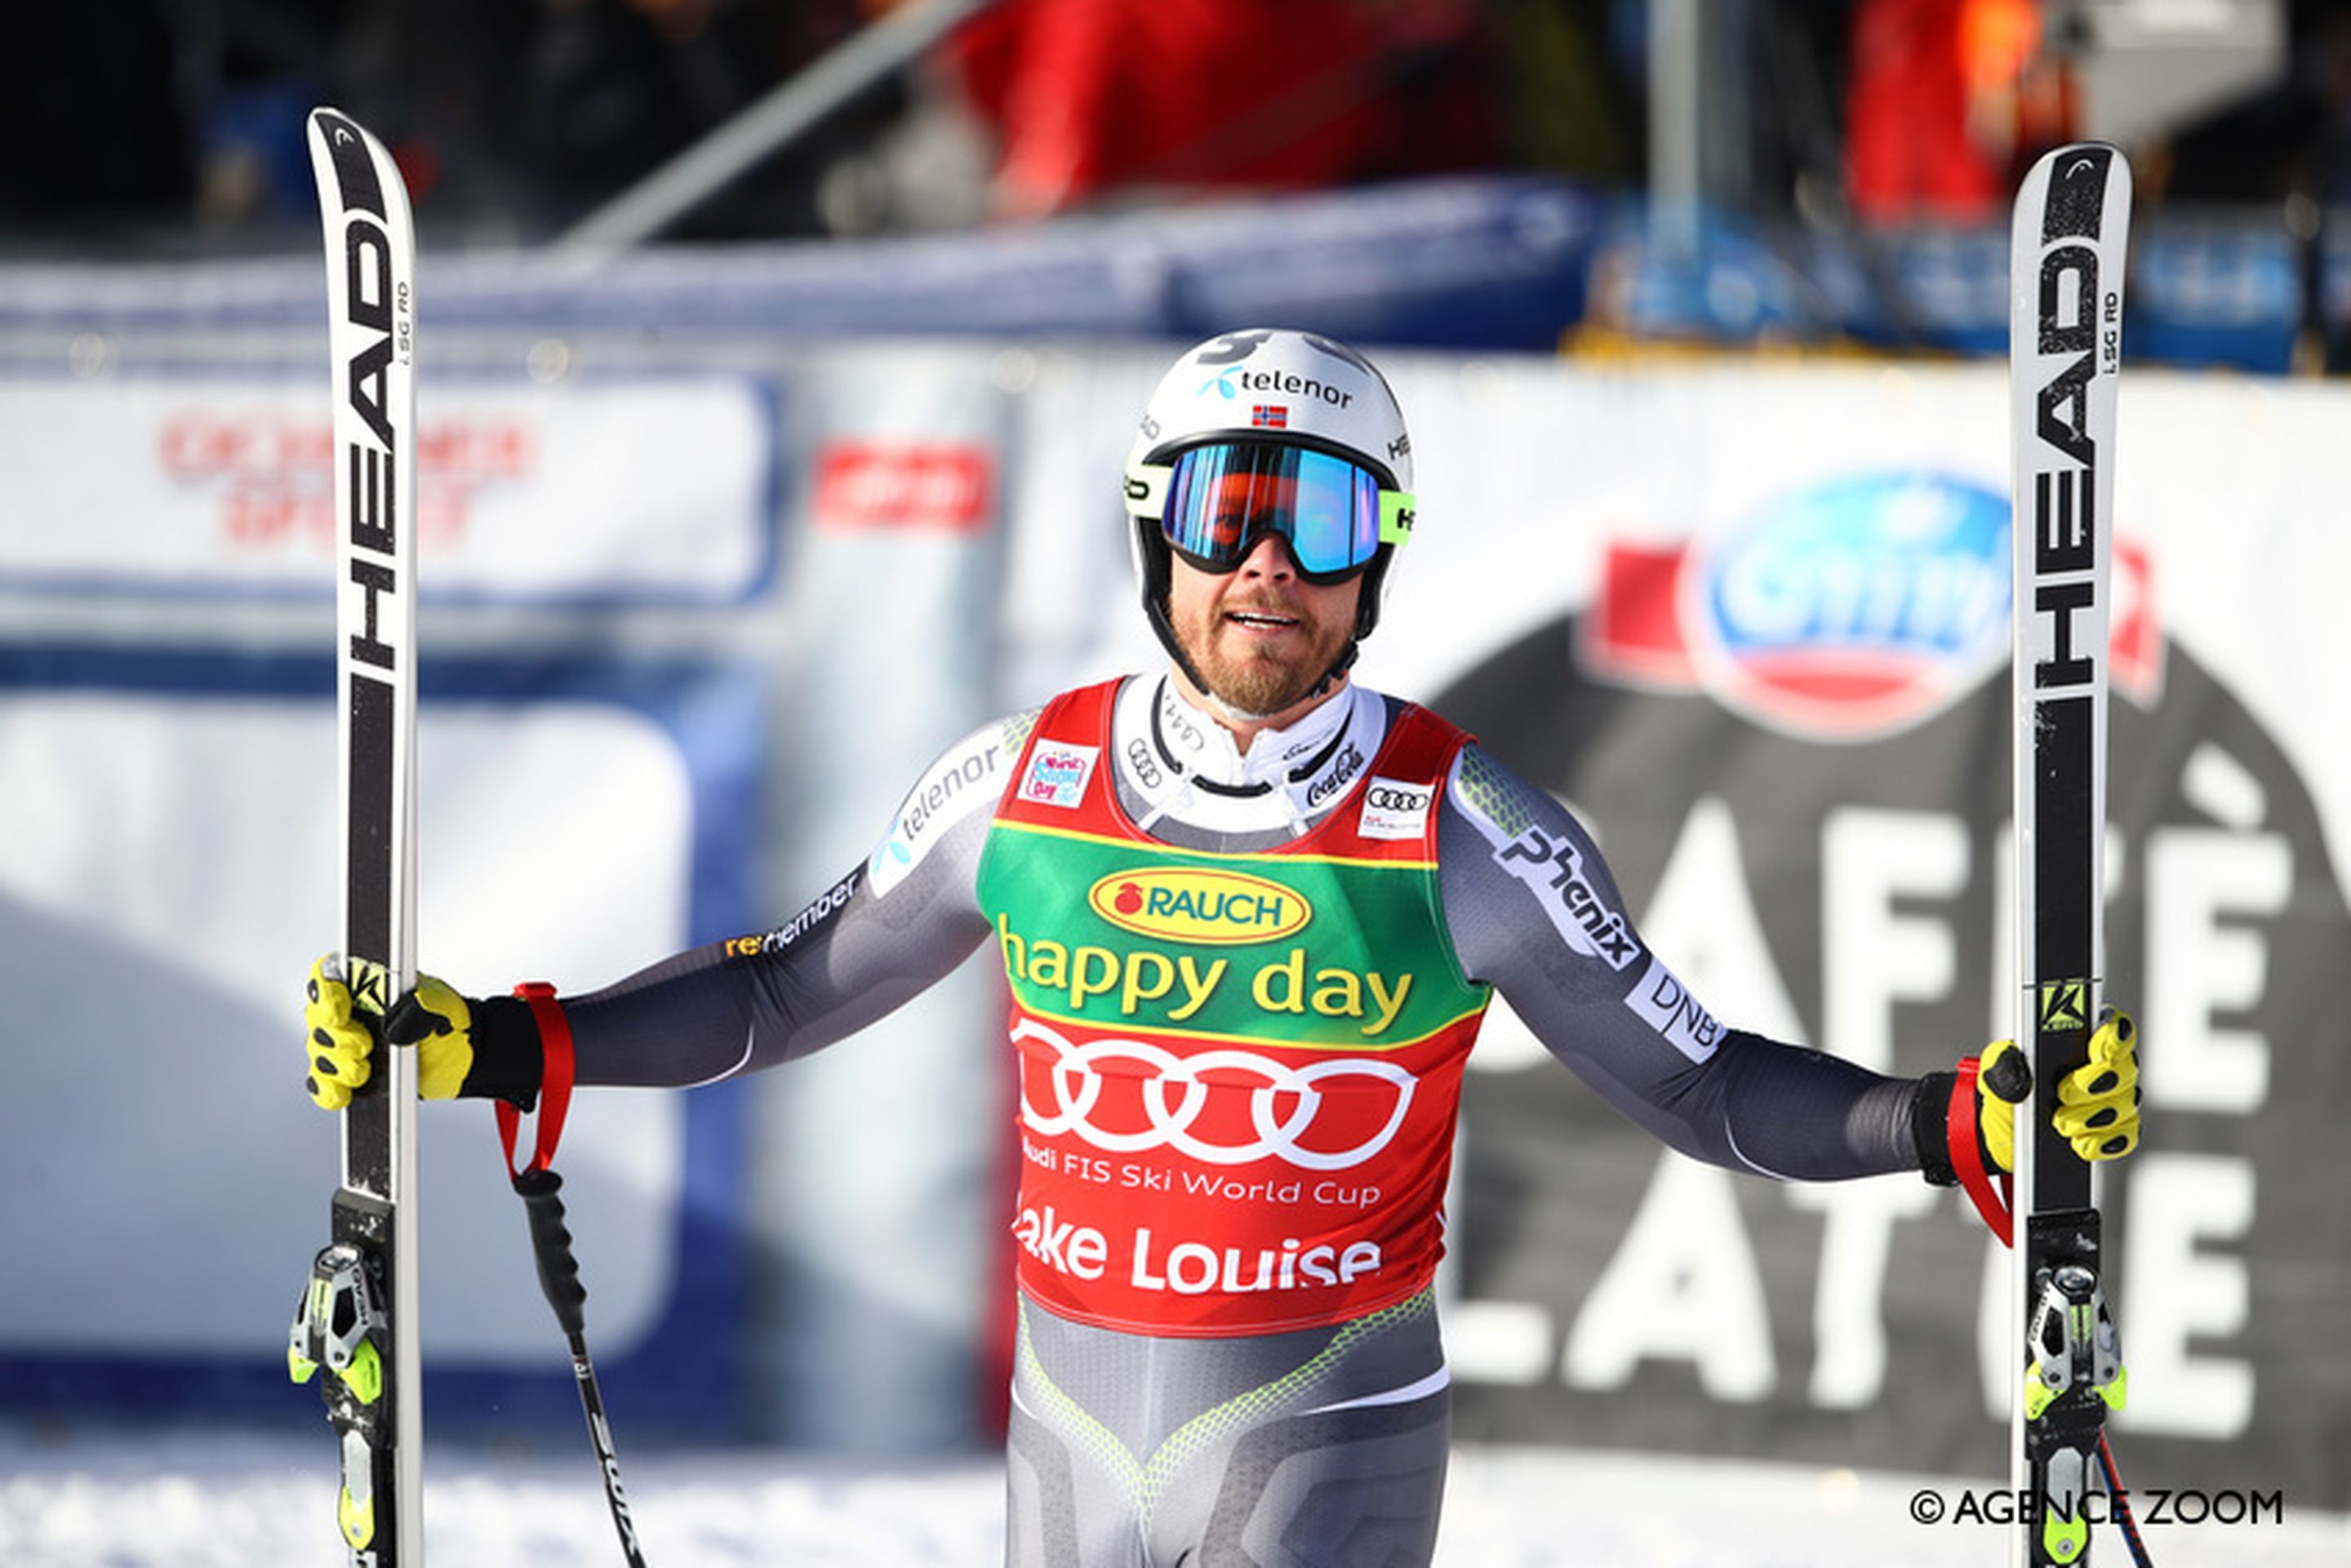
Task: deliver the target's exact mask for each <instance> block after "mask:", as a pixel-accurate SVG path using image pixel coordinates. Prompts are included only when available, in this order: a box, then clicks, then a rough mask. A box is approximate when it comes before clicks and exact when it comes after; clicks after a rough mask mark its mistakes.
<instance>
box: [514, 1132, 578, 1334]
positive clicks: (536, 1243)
mask: <svg viewBox="0 0 2351 1568" xmlns="http://www.w3.org/2000/svg"><path fill="white" fill-rule="evenodd" d="M514 1188H515V1193H516V1196H517V1197H520V1198H521V1199H522V1205H523V1212H524V1213H525V1214H527V1215H528V1216H529V1218H530V1250H531V1257H532V1258H533V1260H535V1261H537V1263H538V1288H539V1289H540V1290H541V1291H545V1292H547V1304H548V1305H549V1306H550V1307H553V1308H554V1309H555V1321H556V1322H559V1323H560V1324H562V1325H563V1332H564V1333H567V1334H577V1333H580V1331H581V1330H582V1329H583V1328H584V1327H585V1326H586V1324H587V1318H586V1315H585V1314H584V1313H583V1312H581V1310H580V1309H581V1308H582V1307H584V1306H585V1305H586V1304H587V1301H588V1288H587V1287H586V1286H584V1285H582V1284H581V1283H580V1260H578V1259H577V1258H574V1257H573V1256H572V1255H571V1232H570V1231H569V1229H568V1228H566V1227H565V1226H564V1223H563V1199H562V1197H561V1196H560V1195H561V1193H562V1191H563V1178H562V1177H561V1176H557V1175H556V1174H555V1173H554V1172H553V1171H551V1170H546V1169H543V1168H534V1169H531V1170H527V1171H525V1172H523V1173H522V1174H521V1175H520V1176H517V1177H515V1180H514Z"/></svg>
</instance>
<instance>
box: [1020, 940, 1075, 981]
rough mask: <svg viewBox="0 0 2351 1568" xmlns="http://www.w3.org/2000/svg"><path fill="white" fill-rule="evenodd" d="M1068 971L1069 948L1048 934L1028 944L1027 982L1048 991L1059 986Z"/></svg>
mask: <svg viewBox="0 0 2351 1568" xmlns="http://www.w3.org/2000/svg"><path fill="white" fill-rule="evenodd" d="M1069 972H1070V950H1069V949H1068V948H1067V947H1064V946H1061V944H1060V943H1059V942H1056V941H1054V940H1053V939H1052V938H1051V937H1050V936H1040V937H1038V938H1037V940H1035V941H1034V942H1031V943H1030V944H1029V984H1030V985H1032V986H1041V987H1043V988H1045V989H1047V990H1049V991H1058V990H1060V989H1061V986H1062V983H1063V980H1064V977H1066V976H1067V975H1068V974H1069Z"/></svg>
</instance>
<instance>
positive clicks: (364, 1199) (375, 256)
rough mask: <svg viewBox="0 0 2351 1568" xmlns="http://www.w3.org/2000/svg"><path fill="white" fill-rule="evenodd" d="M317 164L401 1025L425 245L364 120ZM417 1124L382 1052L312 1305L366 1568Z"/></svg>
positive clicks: (386, 934) (418, 1449)
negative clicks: (338, 1336) (356, 1370)
mask: <svg viewBox="0 0 2351 1568" xmlns="http://www.w3.org/2000/svg"><path fill="white" fill-rule="evenodd" d="M310 162H311V168H312V171H313V172H314V173H315V174H316V176H317V179H318V186H319V214H320V218H321V221H322V223H323V225H324V233H325V239H326V252H327V298H328V328H329V344H330V348H331V359H332V362H333V372H334V373H333V397H334V486H335V522H336V551H335V584H336V586H335V593H336V612H335V629H336V654H335V665H336V682H335V685H336V697H337V714H338V719H339V725H340V736H341V746H340V768H339V789H340V800H341V810H342V819H343V823H344V833H345V837H344V859H343V944H342V947H343V954H344V965H345V969H346V972H347V973H348V974H349V975H350V978H351V984H352V988H353V991H354V993H355V997H356V995H357V994H358V993H360V992H361V991H362V990H363V989H364V990H365V991H366V992H367V993H368V999H369V1000H370V1002H371V1004H372V1005H373V1006H374V1007H376V1008H377V1009H389V1008H390V1006H391V1004H392V1001H393V1000H394V999H395V998H399V997H400V996H401V995H402V994H403V993H405V992H406V991H408V990H409V989H411V988H413V986H414V984H415V980H416V748H415V735H416V662H415V652H416V597H415V585H416V528H415V517H416V442H415V434H416V382H415V368H416V331H415V327H416V239H415V232H414V227H413V224H412V222H411V219H410V216H409V209H408V192H407V189H406V187H405V186H404V185H403V183H402V180H401V176H400V171H399V169H398V168H397V167H396V166H395V165H394V164H393V162H392V158H391V155H390V154H389V153H387V152H385V151H384V149H383V146H382V144H381V142H379V141H376V139H375V138H374V137H372V136H371V135H369V134H368V132H367V131H364V130H362V129H361V128H360V126H359V125H358V123H357V122H355V121H354V120H351V119H350V117H349V116H347V115H345V114H342V113H340V111H338V110H332V109H323V108H322V109H319V110H313V111H312V113H311V115H310ZM416 1111H417V1098H416V1053H415V1052H414V1051H396V1050H384V1051H379V1052H378V1053H377V1055H376V1060H375V1071H374V1072H373V1074H372V1075H371V1077H370V1079H369V1080H368V1082H367V1083H366V1085H365V1086H364V1087H362V1088H361V1089H360V1091H359V1092H357V1093H355V1094H354V1095H353V1096H352V1098H351V1103H350V1109H349V1110H348V1111H347V1112H346V1113H344V1115H343V1118H342V1125H343V1153H342V1164H343V1168H342V1184H341V1186H340V1187H339V1188H338V1189H337V1191H336V1193H335V1197H334V1204H333V1224H334V1241H333V1244H332V1245H330V1246H329V1248H328V1249H326V1250H325V1251H324V1252H321V1253H320V1254H319V1261H318V1264H317V1265H316V1266H315V1267H314V1270H313V1278H312V1282H311V1288H310V1291H309V1293H308V1302H309V1306H308V1311H309V1312H310V1314H311V1315H312V1317H313V1318H314V1319H315V1318H317V1317H319V1316H320V1315H322V1314H323V1315H325V1316H326V1317H327V1318H328V1319H329V1322H330V1324H331V1323H333V1322H336V1321H337V1320H338V1319H340V1322H341V1324H342V1325H343V1333H344V1335H345V1336H346V1337H347V1338H348V1339H350V1343H351V1344H352V1345H354V1346H356V1345H358V1344H364V1343H371V1344H372V1350H371V1352H369V1353H360V1352H357V1351H355V1350H350V1351H346V1353H345V1359H346V1360H347V1361H353V1358H354V1357H358V1359H357V1360H356V1361H353V1364H358V1365H360V1368H361V1375H360V1376H358V1377H353V1376H351V1375H348V1368H339V1367H337V1366H336V1365H335V1364H334V1362H333V1361H329V1362H328V1363H327V1365H328V1368H329V1374H330V1375H329V1376H328V1377H326V1378H324V1379H322V1380H321V1385H320V1386H321V1392H322V1394H323V1395H324V1396H325V1398H326V1401H327V1409H328V1417H329V1422H330V1423H331V1424H332V1425H333V1427H335V1429H336V1432H337V1434H338V1435H339V1436H340V1438H341V1440H342V1454H343V1467H342V1477H343V1487H342V1495H341V1499H340V1504H339V1507H338V1515H339V1522H340V1526H341V1529H342V1533H343V1537H344V1540H345V1542H347V1543H348V1545H349V1546H350V1561H351V1563H352V1564H353V1565H354V1568H396V1565H413V1564H416V1563H422V1562H423V1556H424V1532H423V1482H422V1476H421V1473H420V1460H421V1458H422V1449H423V1401H422V1399H421V1397H420V1396H421V1394H422V1387H421V1383H422V1378H421V1369H422V1362H421V1358H420V1355H419V1354H418V1333H417V1268H416V1234H417V1232H416ZM298 1326H299V1324H298ZM354 1331H356V1337H352V1336H353V1333H354ZM298 1375H299V1369H298Z"/></svg>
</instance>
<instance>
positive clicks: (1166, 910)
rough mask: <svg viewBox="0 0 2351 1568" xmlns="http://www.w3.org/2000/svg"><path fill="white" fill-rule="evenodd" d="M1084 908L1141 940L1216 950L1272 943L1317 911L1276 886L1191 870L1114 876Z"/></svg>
mask: <svg viewBox="0 0 2351 1568" xmlns="http://www.w3.org/2000/svg"><path fill="white" fill-rule="evenodd" d="M1086 902H1087V903H1088V904H1091V905H1092V906H1093V912H1094V913H1095V914H1096V915H1101V916H1102V918H1103V919H1104V920H1107V921H1109V922H1110V923H1111V924H1112V925H1115V926H1118V927H1120V928H1121V929H1122V930H1126V931H1132V932H1134V933H1135V934H1136V935H1137V936H1156V937H1158V938H1159V939H1160V940H1161V941H1164V942H1196V943H1206V944H1208V945H1210V946H1233V945H1235V944H1238V943H1242V942H1270V941H1272V940H1273V939H1274V938H1276V937H1278V936H1289V935H1290V933H1291V932H1293V931H1295V930H1297V929H1299V928H1300V927H1301V926H1302V925H1305V924H1306V923H1307V922H1308V921H1309V920H1311V919H1313V918H1314V908H1313V905H1311V904H1308V903H1307V902H1306V900H1305V899H1303V898H1301V897H1300V896H1299V895H1298V894H1297V892H1296V891H1295V890H1293V889H1291V888H1287V887H1284V886H1282V885H1281V883H1278V882H1268V881H1267V880H1266V879H1265V878H1263V877H1261V876H1249V875H1247V874H1245V873H1241V872H1237V871H1218V870H1214V869H1207V868H1200V869H1196V868H1192V867H1187V866H1144V867H1142V868H1140V869H1138V870H1135V871H1119V872H1113V873H1111V874H1110V875H1108V876H1106V877H1102V879H1100V880H1099V881H1097V882H1096V883H1094V884H1093V886H1092V887H1091V888H1089V889H1087V890H1086Z"/></svg>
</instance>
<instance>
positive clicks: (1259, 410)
mask: <svg viewBox="0 0 2351 1568" xmlns="http://www.w3.org/2000/svg"><path fill="white" fill-rule="evenodd" d="M1249 423H1250V424H1252V425H1254V426H1256V427H1257V428H1258V429H1259V430H1287V429H1289V428H1290V405H1289V404H1288V403H1281V402H1261V403H1257V404H1254V405H1253V406H1252V407H1251V408H1250V409H1249Z"/></svg>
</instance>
